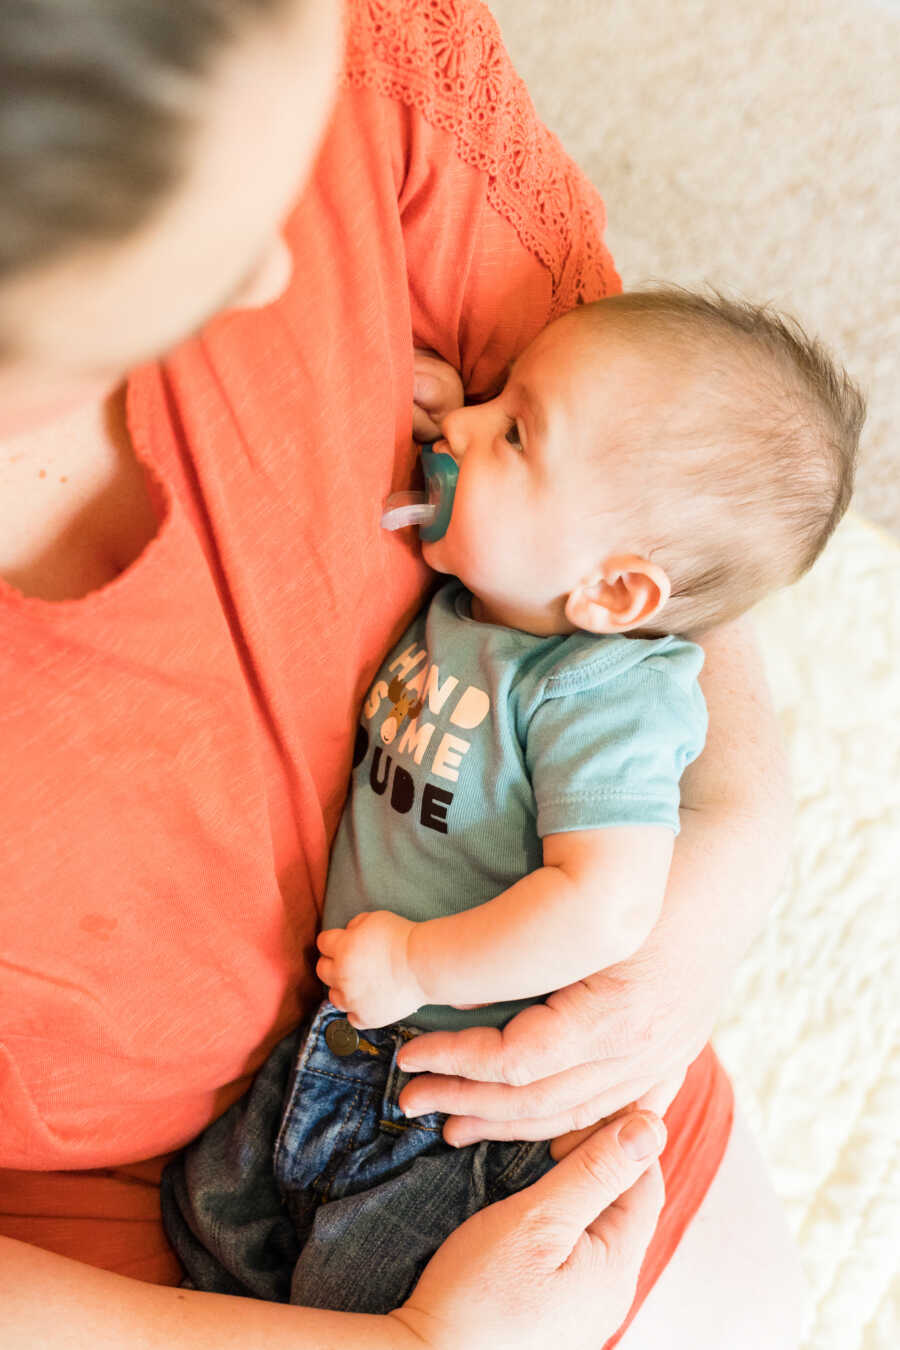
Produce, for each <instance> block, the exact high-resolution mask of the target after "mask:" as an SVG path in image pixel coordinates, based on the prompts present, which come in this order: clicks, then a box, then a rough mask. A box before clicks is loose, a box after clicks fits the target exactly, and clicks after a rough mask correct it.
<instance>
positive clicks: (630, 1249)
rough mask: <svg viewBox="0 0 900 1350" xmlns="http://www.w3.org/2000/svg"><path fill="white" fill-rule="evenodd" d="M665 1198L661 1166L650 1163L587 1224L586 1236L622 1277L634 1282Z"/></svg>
mask: <svg viewBox="0 0 900 1350" xmlns="http://www.w3.org/2000/svg"><path fill="white" fill-rule="evenodd" d="M665 1199H666V1188H665V1184H664V1182H663V1175H662V1169H661V1167H660V1165H659V1163H658V1162H654V1163H651V1165H650V1166H649V1167H648V1168H647V1170H646V1172H644V1174H643V1175H642V1176H640V1177H638V1179H637V1181H636V1182H635V1183H634V1185H633V1186H630V1187H629V1188H628V1190H627V1191H625V1192H624V1193H623V1194H622V1195H620V1196H618V1198H617V1199H615V1200H614V1201H613V1202H612V1204H611V1205H608V1206H607V1208H606V1209H605V1210H604V1211H603V1213H602V1214H601V1215H600V1216H599V1217H598V1218H597V1219H595V1220H594V1222H593V1223H592V1224H589V1225H588V1233H589V1235H590V1236H591V1238H592V1239H594V1241H596V1242H599V1243H602V1245H603V1253H604V1256H605V1259H606V1261H607V1262H612V1263H614V1264H615V1265H616V1266H617V1267H618V1268H619V1269H620V1270H621V1272H622V1278H623V1279H625V1280H629V1281H630V1280H632V1279H633V1280H634V1283H635V1284H637V1277H638V1272H639V1271H640V1268H641V1262H642V1261H643V1259H644V1256H645V1254H646V1251H647V1247H648V1245H649V1243H650V1239H651V1238H652V1236H653V1234H654V1232H655V1231H656V1225H657V1223H658V1222H659V1216H660V1213H661V1211H662V1207H663V1205H664V1203H665Z"/></svg>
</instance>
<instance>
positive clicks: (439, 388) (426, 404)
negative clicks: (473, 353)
mask: <svg viewBox="0 0 900 1350" xmlns="http://www.w3.org/2000/svg"><path fill="white" fill-rule="evenodd" d="M413 370H414V374H415V385H414V390H413V438H414V439H415V440H417V441H419V442H421V443H423V444H424V443H425V442H427V441H436V440H438V439H439V438H440V435H441V423H442V422H443V420H444V418H445V417H446V416H447V414H448V413H451V412H453V410H454V408H461V407H462V405H463V386H462V380H461V379H460V377H459V373H458V371H456V370H454V369H453V367H452V366H451V365H449V364H448V363H447V362H446V361H445V360H443V358H442V357H440V356H438V354H437V352H432V351H428V350H426V349H425V348H424V347H417V348H416V350H415V352H414V365H413Z"/></svg>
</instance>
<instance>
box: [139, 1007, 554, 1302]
mask: <svg viewBox="0 0 900 1350" xmlns="http://www.w3.org/2000/svg"><path fill="white" fill-rule="evenodd" d="M342 1019H343V1013H341V1012H340V1011H339V1010H338V1009H337V1008H335V1007H334V1006H333V1005H332V1004H331V1003H327V1002H326V1003H323V1004H321V1005H320V1007H319V1009H318V1011H317V1012H316V1014H315V1016H314V1017H313V1018H312V1020H311V1022H309V1023H307V1024H306V1026H304V1027H301V1028H300V1029H299V1030H298V1031H295V1032H292V1033H291V1034H290V1035H289V1036H286V1037H285V1038H284V1040H282V1041H281V1042H280V1043H279V1044H278V1045H277V1046H276V1047H275V1049H274V1050H273V1051H272V1053H271V1055H270V1056H269V1058H268V1060H267V1061H266V1063H265V1064H264V1065H263V1066H262V1068H261V1069H260V1071H259V1073H258V1074H257V1076H256V1078H255V1079H254V1081H253V1085H252V1087H251V1088H250V1091H249V1092H248V1093H247V1095H246V1096H245V1097H243V1098H242V1099H241V1100H240V1101H238V1102H235V1104H234V1105H233V1106H232V1107H231V1108H230V1109H229V1110H228V1111H226V1113H225V1115H224V1116H221V1117H220V1118H219V1120H217V1121H215V1122H214V1123H213V1124H212V1125H211V1126H210V1127H209V1129H208V1130H206V1131H205V1132H204V1133H203V1134H202V1135H201V1136H200V1137H199V1139H197V1140H195V1141H194V1143H193V1144H191V1145H189V1147H188V1148H187V1149H185V1150H184V1152H183V1153H182V1154H180V1155H179V1157H178V1158H177V1159H176V1160H175V1161H174V1162H173V1163H171V1164H170V1166H169V1167H168V1168H167V1169H166V1171H165V1173H164V1175H163V1184H162V1202H163V1218H164V1221H165V1225H166V1231H167V1233H168V1235H169V1239H170V1241H171V1242H172V1245H173V1247H174V1248H175V1251H176V1252H177V1253H178V1256H179V1257H180V1259H181V1262H182V1264H183V1266H184V1268H185V1270H186V1272H187V1275H188V1279H187V1280H186V1281H185V1284H186V1285H188V1286H190V1287H194V1288H198V1289H207V1290H211V1291H213V1292H218V1293H226V1294H243V1295H251V1296H254V1297H256V1298H264V1299H270V1300H277V1301H279V1302H283V1303H285V1302H290V1303H297V1304H303V1305H305V1306H306V1307H313V1308H331V1309H335V1310H340V1311H344V1312H366V1313H383V1312H388V1311H390V1309H392V1308H396V1307H398V1306H399V1305H400V1304H401V1303H402V1302H403V1301H404V1300H405V1299H406V1298H407V1296H408V1295H409V1293H410V1291H411V1290H412V1288H413V1286H414V1285H415V1283H416V1281H417V1280H418V1278H419V1275H420V1274H421V1272H422V1270H423V1268H424V1267H425V1265H426V1263H427V1262H428V1260H429V1258H430V1257H431V1256H432V1255H433V1253H434V1252H435V1251H436V1250H437V1248H438V1247H439V1246H440V1245H441V1243H442V1242H443V1241H444V1239H445V1238H446V1237H447V1236H448V1235H449V1234H450V1233H451V1232H452V1231H453V1230H454V1229H455V1228H457V1227H458V1226H459V1225H460V1224H461V1223H462V1222H463V1220H465V1219H467V1218H468V1217H469V1215H470V1214H474V1213H475V1212H476V1211H477V1210H479V1209H482V1208H483V1207H484V1206H485V1205H488V1204H491V1203H492V1202H493V1201H495V1200H500V1199H502V1198H503V1197H504V1196H507V1195H510V1194H512V1193H513V1192H514V1191H518V1190H521V1189H522V1187H524V1186H528V1185H530V1184H531V1182H533V1181H536V1180H537V1179H538V1177H540V1176H542V1175H543V1173H544V1172H546V1171H547V1170H548V1169H549V1168H550V1167H552V1166H553V1161H552V1159H551V1157H550V1152H549V1144H548V1143H546V1142H541V1143H520V1142H515V1143H506V1142H502V1143H501V1142H482V1143H479V1144H472V1145H469V1146H468V1147H466V1148H459V1149H456V1148H452V1147H451V1146H450V1145H449V1144H446V1143H445V1142H444V1140H443V1139H442V1138H441V1128H442V1126H443V1123H444V1121H445V1120H446V1119H447V1117H446V1116H445V1115H442V1114H440V1113H438V1112H434V1113H432V1114H430V1115H424V1116H419V1117H416V1118H415V1119H412V1120H407V1119H406V1117H405V1116H404V1115H403V1113H402V1111H401V1110H400V1108H399V1107H398V1105H397V1097H398V1095H399V1093H400V1090H401V1088H402V1087H403V1086H404V1084H405V1083H407V1082H408V1081H409V1075H408V1074H405V1073H403V1072H402V1070H401V1069H399V1068H398V1066H397V1051H398V1049H399V1048H400V1046H401V1045H403V1044H404V1043H405V1042H406V1041H407V1040H409V1038H410V1037H411V1036H415V1035H418V1034H419V1033H418V1029H417V1028H415V1027H409V1026H405V1025H404V1024H403V1023H396V1024H395V1025H393V1026H389V1027H381V1028H379V1029H378V1030H374V1031H364V1032H360V1034H359V1035H360V1040H359V1048H358V1049H356V1050H355V1051H353V1053H351V1054H347V1055H338V1054H336V1053H334V1052H333V1051H332V1050H331V1049H330V1048H329V1046H328V1043H327V1041H326V1038H325V1033H326V1029H327V1027H328V1026H329V1024H330V1023H333V1022H336V1021H340V1020H342ZM333 1035H334V1033H332V1036H333Z"/></svg>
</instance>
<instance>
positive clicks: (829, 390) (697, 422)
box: [573, 286, 866, 636]
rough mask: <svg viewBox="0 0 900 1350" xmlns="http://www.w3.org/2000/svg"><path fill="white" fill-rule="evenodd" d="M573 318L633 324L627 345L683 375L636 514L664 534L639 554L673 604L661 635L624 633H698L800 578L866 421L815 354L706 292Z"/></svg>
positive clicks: (793, 332)
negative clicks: (655, 354)
mask: <svg viewBox="0 0 900 1350" xmlns="http://www.w3.org/2000/svg"><path fill="white" fill-rule="evenodd" d="M590 311H593V313H589V312H590ZM580 315H584V316H585V317H586V318H588V320H589V322H591V321H593V320H594V319H595V318H596V319H597V320H599V321H601V322H602V323H603V324H604V325H605V324H607V323H608V322H609V320H610V319H611V318H612V319H613V321H614V322H617V323H619V322H621V324H622V331H623V332H626V333H627V332H628V329H629V327H630V326H631V325H632V324H635V325H636V326H635V330H634V331H635V345H636V346H638V345H639V344H640V343H641V342H642V341H644V340H645V339H646V338H647V337H648V336H649V337H650V338H651V339H652V338H653V337H657V338H659V339H660V340H661V344H662V345H661V351H662V357H661V359H663V360H664V361H670V362H671V363H672V364H673V365H674V366H676V367H677V368H683V369H685V370H686V371H688V372H690V375H691V376H692V379H688V380H687V381H686V386H685V387H686V389H687V391H688V392H687V394H686V397H685V404H684V405H675V406H673V405H671V404H670V405H669V407H668V413H669V415H670V418H671V421H670V424H669V425H666V424H665V423H663V425H662V426H656V427H654V428H653V429H652V431H651V436H653V437H655V443H654V444H650V443H647V444H646V448H647V450H648V451H650V459H649V469H648V471H647V474H646V477H645V480H644V484H645V488H646V494H647V495H645V497H644V499H643V500H642V502H641V508H640V512H637V511H636V512H635V515H638V514H643V515H644V516H645V518H646V515H647V512H646V508H647V507H648V506H650V508H651V509H650V511H649V515H650V517H651V518H655V517H659V519H660V520H663V519H665V520H666V521H667V523H666V525H665V526H663V527H662V529H661V530H660V531H657V532H656V533H655V535H654V538H653V539H652V540H649V541H647V542H648V544H649V545H650V548H649V551H648V556H650V557H651V558H652V559H653V560H655V561H658V562H659V563H660V564H661V565H662V566H664V567H665V568H666V570H667V572H668V574H669V577H670V579H671V581H672V583H673V585H672V595H671V598H670V600H669V602H668V604H667V605H666V606H665V607H664V609H663V610H662V611H661V612H660V614H659V618H658V622H659V624H660V625H661V626H660V627H658V628H656V627H654V628H648V629H640V630H633V631H634V632H635V633H636V634H638V633H639V634H640V635H642V636H646V635H649V634H650V633H661V632H673V631H674V632H682V633H683V632H692V633H700V632H702V631H703V630H704V629H707V628H711V627H713V626H715V625H716V624H719V623H725V622H728V621H729V620H731V619H734V618H737V617H738V615H740V614H742V613H743V612H745V611H746V610H747V609H749V608H750V607H751V606H752V605H754V604H755V603H756V602H757V601H758V600H760V599H761V598H762V597H763V595H765V594H766V593H768V592H769V591H771V590H774V589H776V588H778V587H779V586H782V585H787V584H788V583H790V582H793V581H796V580H797V579H798V578H799V577H801V576H802V575H803V574H804V573H805V572H806V571H808V569H809V568H810V567H811V566H812V564H813V563H814V562H815V560H816V559H817V558H818V556H819V554H820V553H821V552H822V550H823V549H824V547H825V545H826V543H827V542H828V540H829V539H830V538H831V535H832V533H833V532H834V529H835V527H836V526H837V524H838V522H839V521H840V519H841V517H842V516H843V515H844V512H845V511H846V510H847V506H848V505H849V502H850V498H851V496H852V493H853V482H854V474H855V469H856V459H857V452H858V447H859V437H860V432H861V431H862V426H863V423H864V421H865V415H866V407H865V400H864V399H863V396H862V394H861V393H860V391H859V389H858V388H857V387H856V385H855V384H854V383H853V381H852V380H851V379H850V377H849V375H848V374H847V372H846V371H845V370H844V369H843V368H842V367H841V366H839V365H838V364H837V363H836V362H835V361H834V360H833V359H832V357H831V356H830V354H829V352H828V351H827V350H826V348H825V347H824V346H823V345H822V344H821V343H820V342H819V341H817V340H816V339H814V338H811V337H810V336H809V335H808V334H807V333H806V332H805V331H804V330H803V328H802V327H801V326H800V324H799V323H798V322H797V321H796V320H795V319H793V318H791V317H789V316H787V315H784V314H781V313H778V312H776V311H775V310H774V309H773V308H772V307H771V306H770V305H756V304H752V303H751V302H750V301H747V300H743V299H731V298H729V297H727V296H725V295H723V294H721V293H720V292H719V291H716V290H713V289H712V288H710V289H709V290H708V292H705V293H698V292H694V291H689V290H685V289H682V288H680V287H677V286H664V287H654V288H653V289H647V290H641V291H632V292H627V293H626V294H623V295H618V296H613V297H610V298H609V299H606V300H601V301H598V302H596V304H594V305H588V306H585V307H584V308H583V309H579V310H576V311H574V312H573V317H575V316H580ZM659 349H660V348H659V346H658V347H657V350H659ZM673 493H674V498H673V495H672V494H673ZM663 496H666V497H667V499H666V501H662V500H660V507H661V508H662V509H658V510H656V511H654V510H653V509H652V507H653V503H654V499H657V498H660V499H661V498H662V497H663ZM648 497H649V501H648ZM673 507H674V510H673ZM666 508H668V509H666Z"/></svg>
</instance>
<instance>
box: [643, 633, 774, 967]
mask: <svg viewBox="0 0 900 1350" xmlns="http://www.w3.org/2000/svg"><path fill="white" fill-rule="evenodd" d="M702 645H703V647H704V648H705V650H706V663H705V666H704V669H703V674H702V678H701V686H702V688H703V693H704V695H705V697H706V701H707V706H708V708H709V735H708V737H707V743H706V748H705V749H704V751H703V754H702V755H701V756H700V757H699V759H697V760H696V761H695V762H694V763H693V764H692V765H691V766H690V767H689V769H688V770H687V772H686V773H685V774H684V777H683V778H682V781H681V833H680V835H679V836H678V839H677V840H676V842H675V852H674V856H673V859H672V867H671V870H670V873H669V882H668V886H667V888H666V897H665V901H664V904H663V910H662V915H661V918H660V922H659V924H658V926H657V928H658V936H659V937H660V938H661V939H662V940H665V934H666V931H667V930H671V929H672V928H673V927H677V928H682V927H683V928H685V929H690V930H691V932H692V933H693V937H692V946H693V948H694V949H695V950H696V953H697V957H698V959H700V960H706V959H709V960H711V961H713V962H716V963H718V964H721V965H722V967H723V974H724V975H725V978H726V979H727V978H728V977H729V976H730V973H731V971H732V970H733V968H734V966H735V965H737V963H738V961H739V960H740V959H741V956H742V955H743V953H744V952H745V951H746V949H747V947H748V946H749V944H750V942H751V941H752V939H753V938H754V936H755V935H756V933H757V932H758V931H759V929H760V927H761V926H762V924H763V922H764V920H765V917H766V914H767V913H768V911H769V909H770V907H771V905H772V902H773V900H774V898H775V895H776V893H777V890H778V886H779V884H780V882H781V880H782V879H783V877H784V873H785V869H786V866H787V861H788V856H789V850H790V835H791V817H792V803H791V792H790V782H789V772H788V764H787V755H786V751H785V747H784V743H783V741H782V737H781V732H780V728H779V726H778V722H777V719H776V716H775V711H774V708H773V706H772V701H771V697H770V694H769V689H768V685H767V683H766V678H765V672H764V669H763V665H762V661H761V658H760V653H759V648H758V646H757V643H756V636H755V633H754V631H753V628H752V625H751V624H750V622H749V620H747V619H742V620H740V621H739V622H738V623H734V624H729V625H727V627H724V628H719V629H716V630H715V631H714V632H712V633H710V634H708V635H707V637H705V638H704V639H703V643H702Z"/></svg>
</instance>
